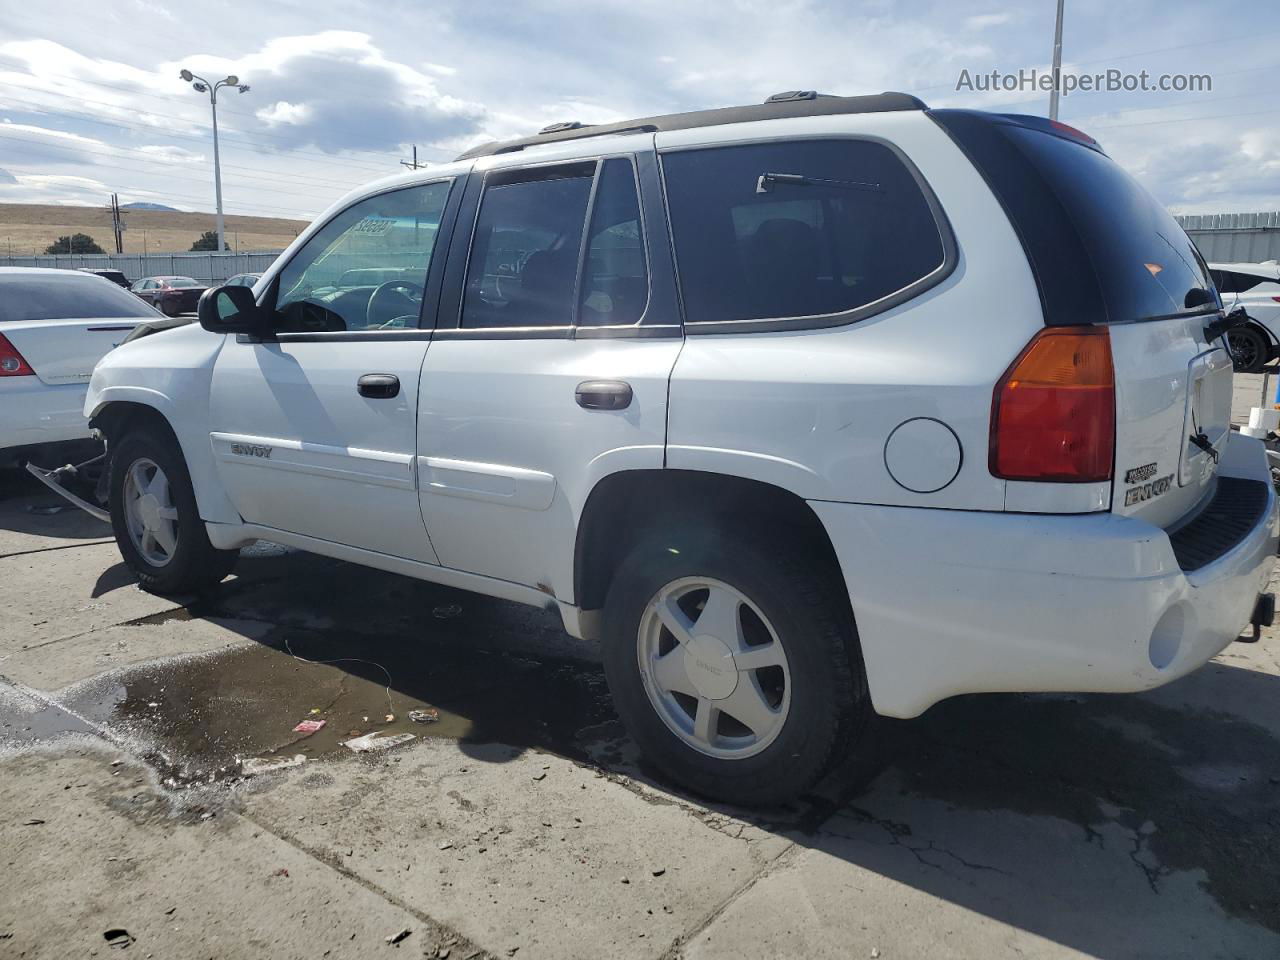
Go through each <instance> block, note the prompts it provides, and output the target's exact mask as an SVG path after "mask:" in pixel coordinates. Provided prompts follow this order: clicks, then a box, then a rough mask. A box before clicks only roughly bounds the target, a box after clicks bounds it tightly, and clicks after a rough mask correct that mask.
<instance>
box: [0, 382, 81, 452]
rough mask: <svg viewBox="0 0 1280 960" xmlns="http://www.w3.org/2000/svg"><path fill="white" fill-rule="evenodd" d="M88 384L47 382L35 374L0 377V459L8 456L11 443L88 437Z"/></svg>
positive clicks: (18, 445) (25, 445)
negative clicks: (85, 414)
mask: <svg viewBox="0 0 1280 960" xmlns="http://www.w3.org/2000/svg"><path fill="white" fill-rule="evenodd" d="M88 388H89V385H88V384H86V383H68V384H47V383H43V382H41V380H40V378H39V377H2V378H0V459H5V458H9V459H11V456H10V454H9V453H8V452H7V450H8V448H11V447H27V446H34V445H37V444H46V443H60V442H62V441H65V440H79V439H82V438H86V437H88V436H89V422H88V421H87V420H85V417H84V397H85V392H86V391H87V390H88Z"/></svg>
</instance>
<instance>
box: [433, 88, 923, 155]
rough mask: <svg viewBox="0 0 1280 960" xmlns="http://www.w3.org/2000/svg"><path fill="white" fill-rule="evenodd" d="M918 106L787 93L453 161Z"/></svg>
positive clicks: (910, 101)
mask: <svg viewBox="0 0 1280 960" xmlns="http://www.w3.org/2000/svg"><path fill="white" fill-rule="evenodd" d="M927 109H928V107H926V106H925V104H924V102H923V101H922V100H920V99H919V98H917V97H913V96H911V95H910V94H908V93H892V92H886V93H877V94H871V95H869V96H863V97H837V96H832V95H831V94H825V93H817V92H816V91H813V90H788V91H786V92H784V93H775V94H774V95H773V96H771V97H770V98H769V99H768V100H766V101H765V102H764V103H757V104H750V105H747V106H742V107H720V108H718V109H715V110H694V111H692V112H690V113H670V114H666V115H665V116H660V117H644V118H642V119H640V120H623V121H620V122H618V123H600V124H584V123H579V122H577V121H570V122H567V123H553V124H551V126H549V127H543V128H542V130H541V131H539V132H538V133H537V134H535V135H534V136H532V137H524V138H522V139H518V140H506V141H501V142H499V141H495V142H493V143H484V144H481V145H480V146H478V147H472V148H471V149H470V150H468V151H467V152H466V153H463V154H460V155H459V156H458V159H459V160H471V159H473V158H475V157H489V156H493V155H494V154H498V153H515V152H517V151H520V150H524V149H525V148H526V147H536V146H539V145H541V144H544V143H560V142H562V141H565V140H581V139H584V138H586V137H603V136H607V135H609V134H621V133H652V132H656V131H659V130H688V129H690V128H691V127H713V126H719V125H722V124H726V123H747V122H749V121H752V120H776V119H779V118H782V117H819V116H830V115H833V114H844V113H889V112H892V111H897V110H927Z"/></svg>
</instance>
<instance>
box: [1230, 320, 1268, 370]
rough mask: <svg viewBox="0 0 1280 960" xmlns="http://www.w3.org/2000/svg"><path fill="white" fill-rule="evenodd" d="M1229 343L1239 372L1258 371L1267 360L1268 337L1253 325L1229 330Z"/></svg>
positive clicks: (1233, 361)
mask: <svg viewBox="0 0 1280 960" xmlns="http://www.w3.org/2000/svg"><path fill="white" fill-rule="evenodd" d="M1227 345H1228V346H1230V348H1231V361H1232V363H1233V364H1234V365H1235V368H1236V371H1237V372H1238V373H1257V372H1258V371H1259V370H1261V369H1262V368H1263V366H1264V365H1265V364H1266V362H1267V357H1268V353H1269V351H1268V349H1267V347H1268V344H1267V339H1266V337H1264V336H1263V335H1262V334H1261V333H1260V332H1259V331H1257V330H1255V329H1253V328H1252V327H1236V328H1235V329H1234V330H1231V331H1230V332H1228V333H1227Z"/></svg>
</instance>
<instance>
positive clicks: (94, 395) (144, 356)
mask: <svg viewBox="0 0 1280 960" xmlns="http://www.w3.org/2000/svg"><path fill="white" fill-rule="evenodd" d="M224 340H225V337H223V336H221V335H218V334H211V333H209V332H207V331H205V330H203V329H201V328H200V327H198V326H195V325H190V326H185V327H179V328H177V329H174V330H169V331H165V332H163V333H157V334H154V335H152V336H149V337H144V338H142V339H140V340H135V341H132V342H129V343H124V344H121V345H120V346H119V347H117V348H116V349H115V350H112V351H111V352H110V353H108V354H107V355H106V356H105V357H103V358H102V360H100V361H99V362H98V365H97V367H95V368H94V371H93V377H92V379H91V380H90V381H89V389H88V391H87V393H86V394H85V404H84V413H85V416H86V417H88V418H89V419H90V420H91V421H92V420H94V419H95V418H97V417H99V416H101V415H102V413H103V412H104V411H105V410H107V409H108V407H110V406H111V405H112V404H116V403H122V404H123V403H128V404H137V405H140V406H143V407H147V408H149V409H152V410H154V411H156V413H158V414H159V415H160V416H162V417H164V419H165V422H166V423H168V424H169V427H170V428H171V429H172V430H173V433H174V436H176V437H177V438H178V445H179V446H180V447H181V448H182V455H183V457H184V458H185V459H186V462H187V470H188V471H189V472H190V474H191V484H192V486H193V487H194V489H195V496H196V505H197V506H198V507H199V510H200V516H201V518H202V519H204V520H207V521H211V522H214V523H239V522H241V518H240V514H239V513H238V512H237V511H236V509H235V507H233V506H232V504H231V501H230V500H229V499H227V496H226V494H225V493H223V490H222V483H221V481H220V478H219V476H218V472H217V466H216V464H215V462H214V458H213V447H212V445H211V444H210V442H209V385H210V382H211V381H212V378H213V367H214V363H215V362H216V361H217V357H218V352H219V350H221V348H222V344H223V342H224Z"/></svg>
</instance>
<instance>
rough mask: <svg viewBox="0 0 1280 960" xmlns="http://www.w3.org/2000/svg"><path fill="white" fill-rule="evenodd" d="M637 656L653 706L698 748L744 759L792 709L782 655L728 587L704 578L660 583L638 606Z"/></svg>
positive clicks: (771, 633) (752, 608)
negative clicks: (641, 608) (644, 604)
mask: <svg viewBox="0 0 1280 960" xmlns="http://www.w3.org/2000/svg"><path fill="white" fill-rule="evenodd" d="M637 654H638V656H639V663H640V677H641V679H642V680H643V682H644V689H645V693H646V694H648V697H649V702H650V703H651V704H652V706H653V708H654V710H655V711H657V713H658V716H660V717H661V718H662V722H663V723H665V724H666V725H667V728H668V729H669V730H671V732H672V733H674V734H675V735H676V736H677V737H679V738H680V739H681V740H682V741H683V742H684V743H685V744H687V745H688V746H690V747H692V748H693V749H694V750H697V751H698V752H699V753H702V754H705V755H706V756H709V757H716V758H717V759H722V760H743V759H746V758H747V757H751V756H755V755H756V754H757V753H760V751H762V750H764V749H765V748H767V747H768V746H769V745H770V744H771V743H773V741H774V740H776V739H777V737H778V734H779V733H781V732H782V728H783V726H784V725H785V724H786V721H787V714H788V712H789V710H790V707H791V672H790V669H789V667H788V665H787V654H786V651H785V650H784V649H783V646H782V641H781V640H780V639H779V638H778V633H777V631H776V630H775V629H774V628H773V625H772V624H771V623H769V620H768V619H767V618H766V617H765V616H764V614H762V613H761V612H760V609H759V608H758V607H757V606H756V605H755V604H754V603H752V602H751V601H750V600H748V599H747V597H746V596H745V595H744V594H743V593H742V591H740V590H738V589H736V588H735V587H731V586H730V585H729V584H727V583H724V582H722V581H720V580H714V579H711V578H709V577H684V578H682V579H680V580H675V581H672V582H671V583H669V584H667V585H666V586H665V587H663V588H662V589H661V590H659V591H658V592H657V594H655V595H654V597H653V599H652V600H650V601H649V605H648V606H647V607H645V611H644V615H643V616H642V617H641V619H640V630H639V635H638V644H637Z"/></svg>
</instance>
